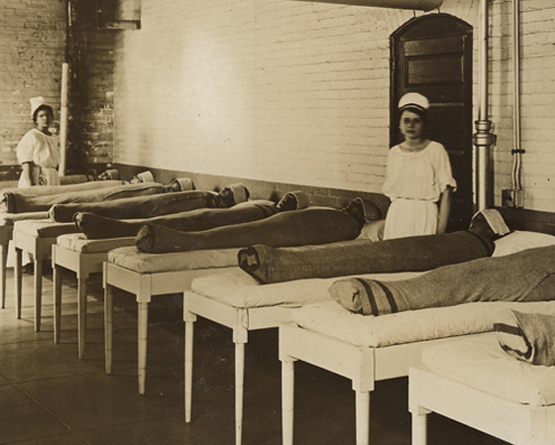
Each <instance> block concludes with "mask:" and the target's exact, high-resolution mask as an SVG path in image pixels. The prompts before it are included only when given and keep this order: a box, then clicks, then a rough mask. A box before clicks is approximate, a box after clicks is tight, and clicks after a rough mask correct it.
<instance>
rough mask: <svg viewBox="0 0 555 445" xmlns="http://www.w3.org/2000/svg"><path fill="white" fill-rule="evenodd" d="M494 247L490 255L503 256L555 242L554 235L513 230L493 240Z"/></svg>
mask: <svg viewBox="0 0 555 445" xmlns="http://www.w3.org/2000/svg"><path fill="white" fill-rule="evenodd" d="M494 244H495V249H494V250H493V254H492V255H491V256H494V257H496V256H504V255H510V254H511V253H517V252H520V251H521V250H526V249H533V248H535V247H547V246H552V245H554V244H555V236H553V235H549V234H548V233H541V232H527V231H519V230H515V231H514V232H512V233H509V234H508V235H505V236H504V237H502V238H499V239H497V240H495V241H494Z"/></svg>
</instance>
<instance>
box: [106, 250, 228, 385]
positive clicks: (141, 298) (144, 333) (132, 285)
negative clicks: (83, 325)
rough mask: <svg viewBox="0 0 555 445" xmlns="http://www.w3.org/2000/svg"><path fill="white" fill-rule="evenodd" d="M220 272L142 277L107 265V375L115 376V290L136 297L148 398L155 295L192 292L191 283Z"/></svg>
mask: <svg viewBox="0 0 555 445" xmlns="http://www.w3.org/2000/svg"><path fill="white" fill-rule="evenodd" d="M216 270H217V269H198V270H178V271H171V272H152V273H140V272H137V271H134V270H131V269H126V268H123V267H121V266H118V265H116V264H112V263H110V262H108V261H105V262H104V265H103V286H104V330H105V332H104V338H105V370H106V374H111V373H112V350H113V342H114V340H113V331H114V301H113V291H114V288H118V289H121V290H124V291H127V292H129V293H132V294H134V295H135V297H136V299H137V305H138V378H139V394H141V395H144V394H145V392H146V361H147V341H148V305H149V303H150V301H151V300H152V297H153V296H154V295H169V294H176V293H183V292H185V291H186V290H188V289H190V288H191V282H192V281H193V279H194V278H197V277H200V276H204V275H210V274H213V273H214V272H215V271H216ZM191 337H192V335H191Z"/></svg>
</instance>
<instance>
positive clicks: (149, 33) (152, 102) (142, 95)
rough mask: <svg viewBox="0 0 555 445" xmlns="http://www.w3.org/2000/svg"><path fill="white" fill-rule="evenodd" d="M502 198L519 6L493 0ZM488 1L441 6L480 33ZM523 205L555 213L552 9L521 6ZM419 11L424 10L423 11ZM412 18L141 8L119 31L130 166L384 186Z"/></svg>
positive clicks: (278, 6) (118, 77) (311, 10)
mask: <svg viewBox="0 0 555 445" xmlns="http://www.w3.org/2000/svg"><path fill="white" fill-rule="evenodd" d="M489 3H490V10H491V13H492V17H491V26H490V28H491V29H490V32H491V35H492V38H491V40H490V41H491V45H492V51H491V55H492V61H491V64H490V66H491V68H492V70H493V71H494V74H492V80H491V82H492V89H491V95H492V97H491V99H490V105H491V106H490V108H491V110H490V111H491V119H492V121H493V122H494V125H495V128H494V129H495V132H496V133H497V135H498V143H497V146H496V147H495V148H494V150H493V155H492V157H493V160H494V165H495V188H496V190H495V197H496V201H497V202H499V199H500V193H501V189H502V188H509V187H510V186H511V184H510V172H511V161H512V158H511V154H510V150H511V148H513V142H512V118H511V111H512V109H511V107H512V105H511V102H512V98H511V94H512V86H511V81H510V70H511V62H510V32H511V28H510V19H511V16H510V11H511V9H510V8H511V4H512V0H511V1H508V0H507V1H501V0H493V1H490V2H489ZM479 6H480V2H478V1H472V2H469V1H466V0H445V2H444V5H443V6H442V8H441V11H442V12H444V13H449V14H452V15H454V16H456V17H459V18H461V19H462V20H465V21H467V22H468V23H470V24H471V25H472V26H474V27H475V38H476V42H475V45H474V47H475V50H476V51H475V58H474V60H475V66H474V72H475V79H476V81H475V83H476V88H475V92H474V100H475V103H476V104H478V88H477V82H478V75H477V72H478V49H479V47H480V45H479V42H478V37H479V29H478V27H479V23H480V21H479ZM521 7H522V9H523V14H522V32H523V37H522V45H523V53H522V58H523V71H524V73H523V97H522V107H523V109H522V118H523V119H522V122H523V128H522V137H523V141H524V142H523V148H525V149H526V150H527V152H526V154H525V155H524V158H523V162H524V165H523V183H524V186H525V189H526V205H527V207H530V208H535V209H547V210H554V209H555V199H554V198H553V196H555V194H554V193H553V187H554V186H553V184H552V183H553V181H551V179H550V171H551V168H550V167H553V166H555V165H554V164H555V152H553V151H552V150H550V147H549V146H548V141H550V140H552V139H553V136H555V134H554V133H555V125H553V122H552V118H551V117H550V112H549V111H548V109H549V108H548V107H549V104H550V102H552V100H553V94H554V93H553V91H554V89H553V74H552V72H553V69H552V68H553V65H554V64H555V55H554V54H552V51H550V49H551V48H552V44H551V43H549V42H553V39H554V34H555V29H553V26H552V24H553V19H554V18H555V8H554V7H551V6H546V3H545V2H543V1H542V0H523V1H521ZM416 14H417V15H418V14H421V13H416ZM412 17H413V13H412V12H410V11H400V10H393V9H380V8H365V7H355V6H343V5H336V4H324V3H311V2H292V1H287V0H267V1H264V2H253V1H251V0H206V1H204V2H202V3H199V2H194V1H192V0H181V1H175V0H156V1H155V0H143V1H142V15H141V21H142V29H141V30H139V31H133V32H123V33H120V34H118V37H117V39H118V40H117V49H116V71H115V113H116V127H115V137H116V149H115V160H116V161H117V162H119V163H122V164H130V165H141V166H148V167H152V168H161V169H164V168H165V169H169V170H182V171H189V172H196V173H198V174H206V175H215V176H229V177H239V178H247V179H253V180H263V181H264V180H265V181H274V182H279V183H290V184H300V185H306V186H307V187H309V186H316V187H332V188H336V189H347V190H361V191H369V192H374V191H379V189H380V186H381V184H382V182H383V175H384V170H385V160H386V154H387V149H388V125H389V119H388V116H389V112H388V108H387V107H388V104H389V36H390V35H391V33H392V32H394V31H395V30H396V29H397V28H398V27H399V26H401V25H402V24H403V23H405V22H406V21H407V20H409V19H411V18H412Z"/></svg>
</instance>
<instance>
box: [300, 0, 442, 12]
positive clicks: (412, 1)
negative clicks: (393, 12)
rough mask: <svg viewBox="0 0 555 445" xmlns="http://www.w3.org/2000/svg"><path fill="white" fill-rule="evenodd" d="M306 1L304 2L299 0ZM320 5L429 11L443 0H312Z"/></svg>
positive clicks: (437, 6)
mask: <svg viewBox="0 0 555 445" xmlns="http://www.w3.org/2000/svg"><path fill="white" fill-rule="evenodd" d="M301 1H306V0H301ZM312 1H316V2H320V3H338V4H342V5H357V6H370V7H376V8H395V9H412V10H420V11H431V10H432V9H437V8H439V7H440V6H441V5H442V4H443V0H312Z"/></svg>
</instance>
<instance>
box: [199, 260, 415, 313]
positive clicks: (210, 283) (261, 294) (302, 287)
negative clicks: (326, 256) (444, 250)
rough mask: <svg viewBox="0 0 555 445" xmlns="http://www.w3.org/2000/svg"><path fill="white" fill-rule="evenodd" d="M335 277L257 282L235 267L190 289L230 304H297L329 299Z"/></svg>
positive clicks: (380, 276)
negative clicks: (329, 291) (268, 282)
mask: <svg viewBox="0 0 555 445" xmlns="http://www.w3.org/2000/svg"><path fill="white" fill-rule="evenodd" d="M418 274H419V272H403V273H395V274H368V275H357V276H361V277H367V278H370V277H373V278H375V279H381V280H385V279H388V280H400V279H405V278H410V277H414V276H416V275H418ZM335 280H337V278H310V279H305V280H295V281H287V282H284V283H273V284H259V283H258V282H257V281H256V280H255V279H254V278H253V277H251V276H250V275H248V274H247V273H246V272H244V271H242V270H241V269H239V268H234V269H230V270H225V271H222V272H219V273H218V274H214V275H209V276H205V277H200V278H195V279H194V280H193V283H192V285H191V288H192V290H193V291H195V292H196V293H198V294H200V295H204V296H207V297H210V298H212V299H213V300H218V301H221V302H223V303H226V304H228V305H230V306H234V307H242V308H251V307H263V306H277V305H282V306H287V307H299V306H303V305H306V304H311V303H315V302H318V301H326V300H330V299H331V297H330V295H329V293H328V288H329V287H330V286H331V285H332V283H333V282H334V281H335Z"/></svg>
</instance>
